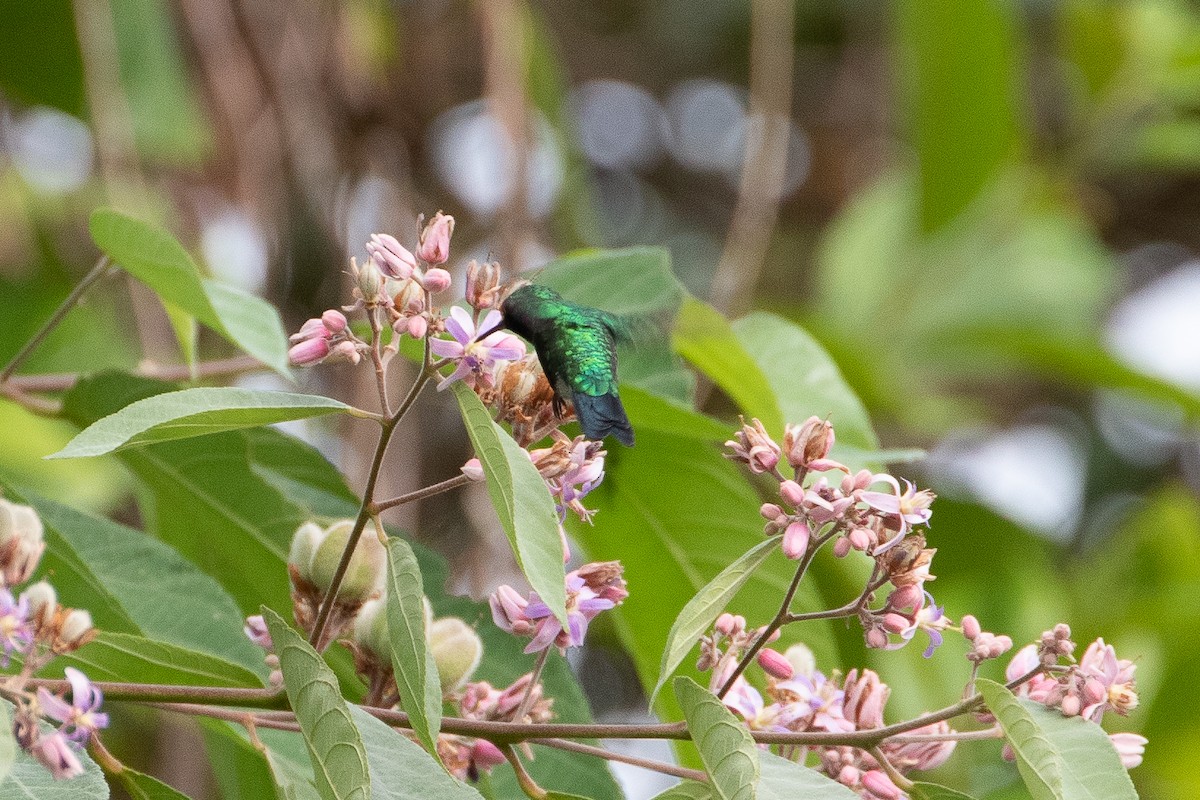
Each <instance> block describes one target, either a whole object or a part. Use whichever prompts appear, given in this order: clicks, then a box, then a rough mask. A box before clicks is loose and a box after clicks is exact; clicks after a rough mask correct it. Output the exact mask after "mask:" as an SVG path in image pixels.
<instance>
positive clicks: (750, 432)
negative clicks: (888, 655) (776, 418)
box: [725, 417, 951, 656]
mask: <svg viewBox="0 0 1200 800" xmlns="http://www.w3.org/2000/svg"><path fill="white" fill-rule="evenodd" d="M834 439H835V435H834V430H833V426H832V425H831V424H829V422H828V421H827V420H822V419H820V418H819V417H810V418H809V419H808V420H806V421H805V422H804V423H803V424H801V425H793V424H788V425H787V426H786V427H785V429H784V436H783V444H782V445H780V444H778V443H777V442H776V441H775V440H774V439H772V438H771V436H770V434H769V433H768V432H767V431H766V429H765V428H764V427H763V424H762V423H761V422H759V421H758V420H757V419H755V420H752V421H751V422H750V423H746V422H745V421H744V420H743V422H742V427H741V429H740V430H738V431H737V432H736V434H735V435H734V439H732V440H730V441H728V442H726V443H725V444H726V446H727V447H728V448H729V452H728V453H726V457H727V458H730V459H732V460H734V461H737V462H740V463H743V464H746V465H747V466H748V467H749V468H750V470H751V472H755V473H759V474H762V473H767V474H770V475H773V476H774V477H775V478H777V479H778V481H779V502H773V503H764V504H763V505H762V507H761V508H760V509H759V513H760V514H761V515H762V517H763V518H764V519H765V520H766V521H767V522H766V525H765V527H764V532H765V533H766V534H767V535H768V536H779V540H780V547H781V549H782V550H783V554H784V555H785V556H787V557H788V558H790V559H792V560H797V561H798V560H801V559H804V558H806V557H808V556H809V555H810V554H811V553H812V552H813V551H815V549H816V548H818V547H820V546H822V545H823V544H825V543H826V542H828V541H833V552H834V554H835V555H836V556H838V557H839V558H844V557H846V556H847V555H849V554H850V553H851V552H853V551H858V552H861V553H864V554H865V555H867V556H869V557H871V558H872V559H873V560H874V562H875V575H876V576H877V577H876V580H875V583H874V584H873V585H872V586H871V587H870V590H869V592H868V595H867V596H864V602H863V603H862V604H861V607H860V609H859V612H858V616H859V619H860V621H861V622H862V626H863V633H864V636H865V638H866V642H867V645H868V646H870V647H876V648H889V649H890V648H895V647H901V646H903V645H904V644H906V643H907V642H909V641H910V640H911V639H912V638H913V637H914V636H915V634H916V632H917V631H918V630H922V631H925V633H926V634H928V636H929V639H930V646H929V647H928V648H927V649H926V651H925V654H926V656H931V655H933V651H934V650H935V649H936V648H937V646H938V645H940V644H941V643H942V638H943V637H942V631H943V630H945V629H946V628H947V627H950V626H951V622H950V620H949V619H947V618H946V617H945V615H944V614H943V613H942V609H941V607H940V606H938V605H937V604H936V603H935V602H934V600H933V595H931V594H930V593H929V592H928V591H926V590H925V583H926V582H928V581H931V580H933V578H934V576H933V575H932V574H931V573H930V563H931V562H932V560H933V555H934V553H936V552H937V551H936V550H935V549H934V548H927V547H926V546H925V537H924V534H923V533H921V532H920V531H917V530H915V528H916V527H917V526H926V525H928V523H929V519H930V517H931V516H932V511H931V510H930V505H931V504H932V502H933V499H934V494H933V493H932V492H930V491H927V490H919V491H918V490H917V489H916V488H915V487H914V486H913V485H912V484H911V483H908V482H905V486H904V488H903V489H902V488H901V486H900V481H898V480H897V479H896V478H894V477H893V476H891V475H888V474H886V473H872V472H871V471H870V470H865V469H864V470H860V471H858V472H856V473H851V472H850V469H849V468H848V467H847V466H846V465H844V464H842V463H840V462H838V461H836V460H834V459H833V458H831V457H830V452H831V450H832V448H833V444H834ZM783 461H786V463H787V465H788V466H789V467H791V469H792V477H790V478H789V477H786V476H785V475H784V474H783V473H782V472H780V469H779V465H780V463H781V462H783ZM829 472H834V473H838V472H840V473H842V476H841V477H840V478H838V479H835V480H833V481H831V480H830V478H829V477H827V476H826V475H825V474H824V473H829ZM810 476H819V477H816V478H815V480H808V478H810ZM880 484H883V486H884V487H885V490H884V491H878V490H875V489H872V487H874V486H878V485H880ZM885 583H891V585H892V587H893V588H892V591H891V592H890V593H889V594H888V597H887V600H886V602H885V603H884V605H883V606H881V607H878V608H875V609H871V608H870V607H869V605H868V604H867V603H866V602H865V601H866V600H868V599H869V597H870V595H871V593H873V592H874V591H875V590H876V589H878V588H880V587H882V586H883V585H884V584H885Z"/></svg>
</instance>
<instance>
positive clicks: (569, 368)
mask: <svg viewBox="0 0 1200 800" xmlns="http://www.w3.org/2000/svg"><path fill="white" fill-rule="evenodd" d="M500 312H501V314H503V315H504V327H506V328H508V329H509V330H510V331H512V332H513V333H515V334H517V335H518V336H520V337H521V338H523V339H526V340H528V341H529V342H530V343H531V344H532V345H533V347H534V349H535V350H536V351H537V357H538V361H539V362H540V363H541V365H542V371H543V372H545V373H546V379H547V380H548V381H550V386H551V387H552V388H553V389H554V413H555V414H557V415H558V416H562V412H563V406H564V405H565V402H566V401H567V400H570V402H571V405H572V406H574V407H575V416H576V418H577V419H578V420H579V424H580V425H581V426H582V427H583V435H584V436H586V437H587V438H589V439H592V440H594V441H600V440H601V439H603V438H604V437H605V436H608V435H609V434H612V435H613V436H615V437H617V441H619V442H620V443H621V444H623V445H625V446H626V447H632V446H633V427H632V426H630V424H629V417H628V416H626V414H625V407H624V406H623V405H621V396H620V395H619V394H617V342H626V341H629V340H630V339H631V338H632V335H631V333H630V330H629V326H628V325H627V324H626V323H625V322H624V321H623V320H622V319H621V318H620V317H618V316H616V315H615V314H609V313H608V312H606V311H601V310H599V309H597V308H589V307H588V306H581V305H577V304H576V303H572V302H570V301H569V300H565V299H563V297H562V296H561V295H559V293H558V292H556V291H554V290H553V289H550V288H548V287H546V286H538V285H537V284H533V283H527V284H525V285H523V286H520V287H518V288H517V289H514V290H513V291H512V292H511V293H510V294H509V295H508V297H506V298H505V300H504V302H503V303H501V305H500Z"/></svg>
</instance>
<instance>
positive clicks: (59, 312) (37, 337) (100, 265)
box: [0, 256, 109, 383]
mask: <svg viewBox="0 0 1200 800" xmlns="http://www.w3.org/2000/svg"><path fill="white" fill-rule="evenodd" d="M108 267H109V261H108V256H100V258H99V260H98V261H96V266H94V267H92V268H91V270H90V271H89V272H88V274H86V275H84V276H83V279H82V280H80V281H79V283H77V284H75V288H74V289H72V290H71V293H70V294H69V295H67V299H66V300H63V301H62V303H61V304H60V305H59V307H58V308H56V309H55V310H54V313H53V314H51V315H50V319H48V320H46V322H45V324H43V325H42V327H41V328H40V329H38V332H37V333H35V334H34V335H33V337H32V338H30V340H29V341H28V342H26V343H25V346H24V347H22V348H21V349H20V350H19V351H17V354H16V355H15V356H13V357H12V358H11V359H9V362H8V364H6V365H5V366H4V369H3V370H0V383H4V382H5V381H7V380H8V379H9V378H11V377H12V375H13V373H14V372H16V371H17V369H18V368H19V367H20V366H21V365H22V364H24V363H25V360H26V359H27V358H29V356H31V355H33V351H34V350H36V349H37V348H38V345H40V344H41V343H42V341H43V340H44V339H45V338H46V337H47V336H49V335H50V332H51V331H53V330H54V329H55V328H57V327H58V325H59V323H61V322H62V321H63V319H64V318H65V317H66V316H67V314H68V313H70V311H71V309H72V308H74V307H75V305H76V303H78V302H79V298H81V297H83V295H84V293H85V292H86V291H87V290H88V289H90V288H91V286H92V284H93V283H95V282H96V281H98V280H100V278H102V277H103V276H104V273H106V272H108Z"/></svg>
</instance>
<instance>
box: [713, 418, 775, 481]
mask: <svg viewBox="0 0 1200 800" xmlns="http://www.w3.org/2000/svg"><path fill="white" fill-rule="evenodd" d="M750 423H751V424H749V425H747V424H746V421H745V420H742V428H741V430H739V431H738V432H737V433H736V434H734V436H735V437H736V438H735V439H734V440H730V441H728V442H726V443H725V446H726V447H728V448H729V449H730V451H731V452H729V453H726V454H725V457H726V458H729V459H732V460H734V461H740V462H741V463H743V464H746V465H748V466H749V467H750V471H751V472H753V473H755V474H759V473H762V472H771V471H773V470H774V469H775V466H776V465H777V464H778V463H779V455H780V452H781V450H780V448H779V445H778V444H776V443H775V441H774V440H773V439H772V438H771V437H770V436H769V435H768V434H767V430H766V428H764V427H763V424H762V423H761V422H759V421H758V420H757V419H752V420H751V421H750Z"/></svg>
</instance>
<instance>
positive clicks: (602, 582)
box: [489, 561, 629, 653]
mask: <svg viewBox="0 0 1200 800" xmlns="http://www.w3.org/2000/svg"><path fill="white" fill-rule="evenodd" d="M622 571H623V570H622V568H621V564H620V562H617V561H605V562H602V563H595V564H587V565H585V566H582V567H580V568H579V569H577V570H574V571H572V572H568V573H567V578H566V581H567V621H568V622H569V623H570V624H569V625H568V626H567V627H566V628H563V625H562V622H560V621H559V619H558V618H557V617H556V616H554V614H552V613H551V611H550V607H549V606H547V605H546V604H545V603H544V602H542V599H541V598H540V597H539V596H538V594H537V592H530V593H529V597H528V598H525V597H522V596H521V594H520V592H518V591H517V590H516V589H513V588H512V587H511V586H508V585H503V586H500V587H499V588H498V589H497V590H496V591H495V592H493V593H492V596H491V598H490V600H489V602H490V604H491V607H492V619H493V620H494V621H495V623H496V626H497V627H499V628H501V629H502V630H504V631H506V632H508V633H512V634H515V635H517V636H530V637H532V640H531V641H530V642H529V644H528V645H527V646H526V647H525V652H526V653H536V652H538V651H541V650H545V649H546V648H548V647H550V646H551V645H554V646H555V647H557V648H558V649H559V652H565V651H566V649H567V648H568V647H578V646H579V645H581V644H583V639H584V636H586V635H587V628H588V623H589V622H591V621H592V620H593V619H595V618H596V616H597V615H598V614H599V613H600V612H601V611H607V610H609V609H610V608H615V607H616V606H618V605H620V604H621V602H622V601H623V600H624V599H625V598H626V597H628V596H629V592H628V591H627V590H626V589H625V580H624V579H623V578H622V577H621V573H622Z"/></svg>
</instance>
